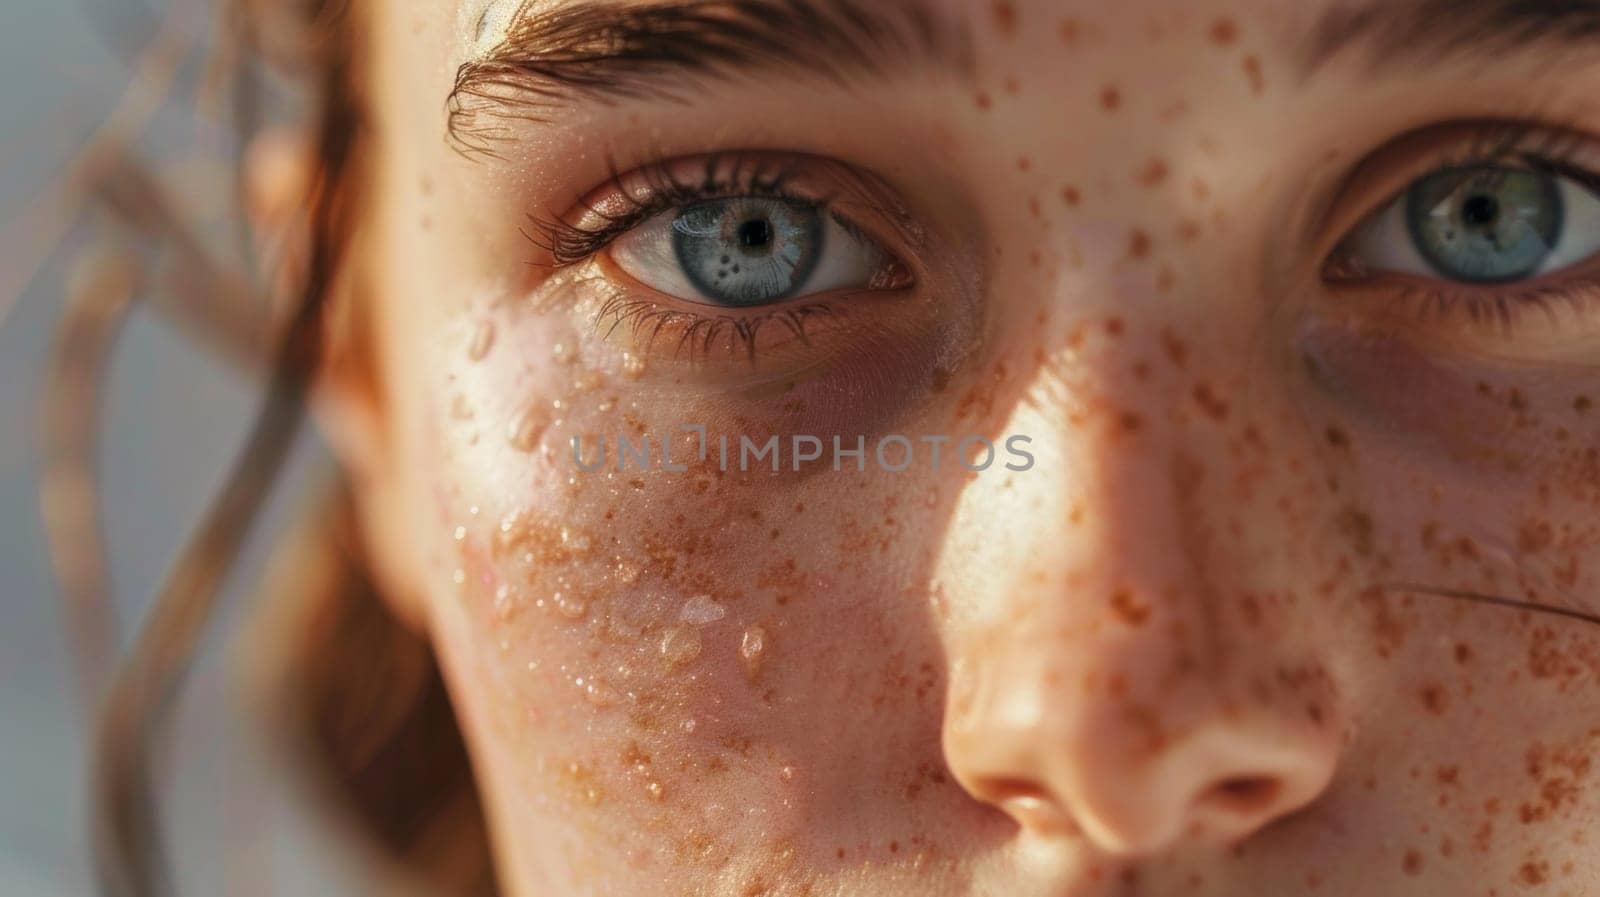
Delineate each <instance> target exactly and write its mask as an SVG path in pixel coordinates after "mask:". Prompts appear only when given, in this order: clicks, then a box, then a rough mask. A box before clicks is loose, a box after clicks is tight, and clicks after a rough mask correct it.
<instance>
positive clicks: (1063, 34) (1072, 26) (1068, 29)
mask: <svg viewBox="0 0 1600 897" xmlns="http://www.w3.org/2000/svg"><path fill="white" fill-rule="evenodd" d="M1081 30H1082V29H1080V28H1079V26H1078V20H1077V19H1062V20H1061V24H1060V25H1058V26H1056V36H1058V37H1060V38H1061V42H1062V43H1064V44H1066V45H1067V46H1069V47H1070V46H1072V45H1074V44H1076V43H1077V42H1078V36H1079V34H1080V32H1081Z"/></svg>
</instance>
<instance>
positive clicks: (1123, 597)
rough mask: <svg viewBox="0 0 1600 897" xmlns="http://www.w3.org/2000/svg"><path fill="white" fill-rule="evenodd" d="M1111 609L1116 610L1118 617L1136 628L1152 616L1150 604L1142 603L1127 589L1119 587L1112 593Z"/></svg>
mask: <svg viewBox="0 0 1600 897" xmlns="http://www.w3.org/2000/svg"><path fill="white" fill-rule="evenodd" d="M1111 609H1112V610H1114V611H1116V614H1117V618H1118V619H1120V620H1121V621H1122V622H1123V623H1125V624H1127V625H1129V626H1132V627H1136V628H1137V627H1139V626H1143V625H1144V622H1145V621H1146V620H1148V619H1149V618H1150V606H1149V605H1147V604H1142V603H1140V602H1139V600H1138V599H1137V598H1135V597H1133V593H1132V592H1130V591H1128V590H1127V589H1118V590H1117V591H1115V592H1113V593H1112V595H1111Z"/></svg>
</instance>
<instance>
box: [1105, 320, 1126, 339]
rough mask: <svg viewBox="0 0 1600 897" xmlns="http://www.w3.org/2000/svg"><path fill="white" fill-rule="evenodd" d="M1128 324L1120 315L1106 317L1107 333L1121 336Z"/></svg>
mask: <svg viewBox="0 0 1600 897" xmlns="http://www.w3.org/2000/svg"><path fill="white" fill-rule="evenodd" d="M1126 326H1127V325H1125V324H1123V322H1122V319H1121V318H1119V317H1115V316H1113V317H1110V318H1106V333H1109V334H1111V335H1112V336H1121V335H1122V331H1123V330H1124V329H1126Z"/></svg>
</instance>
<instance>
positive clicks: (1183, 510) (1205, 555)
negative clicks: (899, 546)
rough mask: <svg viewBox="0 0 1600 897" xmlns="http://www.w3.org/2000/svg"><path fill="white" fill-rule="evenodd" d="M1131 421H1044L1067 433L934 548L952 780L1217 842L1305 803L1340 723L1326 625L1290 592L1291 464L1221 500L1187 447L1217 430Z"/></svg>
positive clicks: (1310, 553) (1088, 834)
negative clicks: (951, 611)
mask: <svg viewBox="0 0 1600 897" xmlns="http://www.w3.org/2000/svg"><path fill="white" fill-rule="evenodd" d="M1152 407H1153V406H1152ZM1143 410H1148V409H1143ZM1030 413H1032V412H1027V411H1020V412H1018V414H1019V415H1027V414H1030ZM1145 421H1146V423H1145V425H1144V426H1143V427H1142V428H1141V429H1140V430H1139V431H1138V434H1137V436H1136V437H1128V436H1127V435H1126V434H1125V433H1124V434H1120V435H1119V434H1117V433H1116V432H1115V431H1114V430H1113V429H1112V428H1109V427H1107V428H1101V429H1098V430H1097V429H1095V428H1094V427H1093V426H1092V424H1090V423H1083V422H1081V421H1080V422H1079V423H1078V424H1076V425H1070V426H1069V425H1063V426H1061V427H1060V428H1058V429H1056V430H1055V432H1053V433H1052V440H1051V441H1050V444H1051V445H1056V446H1068V447H1069V448H1066V449H1056V450H1054V451H1057V452H1058V453H1059V454H1058V455H1057V456H1052V457H1045V455H1044V453H1043V452H1041V457H1040V460H1039V464H1038V472H1037V473H1036V474H1033V476H1034V479H1033V480H1031V481H1030V484H1031V485H1032V487H1033V488H1032V489H1030V490H1029V492H1028V493H1027V494H1026V495H1019V494H1014V493H1016V492H1017V491H1018V490H1012V491H1011V492H1006V491H1002V490H999V489H996V490H994V491H981V490H980V489H976V488H975V489H974V490H973V491H972V493H971V494H970V495H968V496H964V497H963V501H968V502H970V506H969V507H966V508H962V509H961V510H960V513H961V514H963V515H967V516H970V518H971V520H970V521H969V522H968V523H967V525H965V526H964V527H962V528H961V529H962V531H964V532H971V533H973V536H972V538H970V539H964V538H963V537H962V536H960V535H953V536H952V542H951V545H952V546H954V549H953V550H951V549H948V548H947V550H948V551H950V554H948V555H947V557H950V558H954V559H956V560H954V561H953V562H952V564H951V567H950V568H949V569H951V570H952V571H953V572H952V573H951V577H952V580H953V581H958V582H959V583H960V585H959V586H958V589H959V590H961V591H962V592H963V595H962V596H961V598H960V599H959V600H953V601H952V602H951V605H952V606H953V607H955V608H956V611H955V613H958V614H960V615H961V616H957V617H953V618H952V623H951V626H952V628H951V630H950V631H951V633H952V634H951V637H950V641H949V649H950V661H951V666H950V676H949V683H950V685H949V689H950V691H949V694H948V696H947V707H946V713H945V718H944V723H943V725H944V730H943V742H944V744H943V746H944V751H945V756H946V761H947V763H948V764H949V766H950V768H951V770H952V772H953V773H954V776H955V778H956V780H957V781H958V782H959V783H960V784H961V785H962V786H963V787H964V788H965V789H966V790H967V791H968V792H969V793H970V794H971V795H972V796H974V797H976V798H977V799H979V800H981V801H984V802H987V803H989V804H992V805H994V806H995V807H997V808H999V809H1000V810H1002V811H1004V812H1005V813H1007V814H1009V815H1010V816H1011V817H1013V819H1015V821H1016V822H1017V823H1018V824H1019V825H1020V826H1021V827H1023V828H1024V829H1026V830H1029V831H1031V832H1033V833H1035V834H1039V835H1045V836H1052V837H1073V838H1087V839H1088V840H1089V841H1091V842H1093V844H1094V845H1095V846H1096V847H1097V848H1099V849H1100V850H1101V851H1104V852H1106V853H1108V854H1111V855H1116V856H1120V857H1128V858H1134V857H1144V856H1149V855H1152V854H1157V853H1161V852H1164V851H1167V850H1170V849H1172V848H1174V847H1175V846H1178V845H1180V844H1182V843H1186V842H1195V843H1201V842H1204V843H1216V842H1223V843H1236V842H1238V841H1240V840H1242V839H1245V838H1248V837H1249V836H1251V835H1252V834H1254V833H1256V832H1257V831H1259V830H1260V829H1262V828H1263V827H1265V826H1268V825H1270V824H1272V823H1274V822H1275V821H1278V820H1281V819H1283V818H1284V817H1286V816H1288V815H1290V814H1292V813H1294V812H1295V811H1296V810H1298V809H1300V808H1303V807H1305V806H1306V805H1308V804H1310V803H1312V802H1313V801H1315V800H1316V799H1317V798H1318V797H1319V795H1321V794H1322V793H1323V792H1324V790H1325V789H1326V788H1327V787H1328V785H1329V783H1330V782H1331V781H1332V779H1333V777H1334V774H1335V771H1336V768H1337V765H1338V761H1339V754H1340V747H1341V741H1342V734H1343V732H1342V723H1341V722H1340V720H1341V718H1342V713H1341V701H1340V697H1339V689H1338V687H1337V686H1336V683H1335V677H1334V676H1333V675H1332V674H1331V673H1329V672H1328V669H1327V667H1325V665H1324V663H1323V660H1322V653H1321V652H1323V651H1325V650H1330V649H1328V648H1326V647H1325V646H1324V645H1323V644H1321V642H1319V637H1321V636H1325V635H1326V633H1319V632H1317V627H1316V626H1315V625H1314V624H1312V623H1310V622H1309V621H1311V620H1314V619H1315V616H1314V614H1315V613H1316V612H1315V611H1313V610H1308V609H1307V608H1308V605H1310V604H1312V602H1305V601H1297V600H1296V599H1294V598H1293V597H1292V596H1293V595H1294V594H1295V592H1296V588H1297V587H1298V586H1302V585H1303V584H1304V583H1306V582H1307V581H1315V580H1311V579H1309V578H1310V577H1314V576H1316V575H1319V574H1318V573H1317V572H1316V571H1318V570H1320V569H1321V568H1322V566H1323V564H1324V560H1323V559H1322V557H1321V554H1319V550H1320V549H1319V548H1318V546H1319V544H1320V543H1319V542H1318V541H1317V540H1316V538H1315V536H1314V534H1312V532H1311V530H1309V529H1308V528H1306V527H1295V526H1290V525H1283V524H1282V523H1281V521H1280V522H1275V518H1273V516H1272V514H1273V509H1275V508H1277V507H1279V499H1278V496H1279V495H1299V494H1304V492H1303V485H1302V484H1299V483H1298V481H1295V480H1292V479H1283V480H1279V481H1274V480H1273V476H1274V475H1273V474H1261V475H1260V476H1258V477H1257V478H1256V479H1255V480H1254V481H1253V482H1252V485H1253V488H1255V489H1256V490H1257V492H1256V498H1255V500H1256V502H1257V504H1256V505H1255V506H1254V508H1253V509H1252V511H1251V515H1250V516H1240V515H1239V511H1240V504H1239V503H1238V501H1237V498H1236V494H1235V493H1232V492H1230V491H1229V490H1232V489H1233V488H1234V484H1236V483H1237V482H1238V481H1239V479H1238V477H1236V476H1233V475H1231V474H1232V472H1231V471H1229V470H1228V469H1227V466H1226V465H1227V463H1228V462H1227V461H1226V459H1225V455H1226V453H1225V452H1222V451H1216V450H1213V449H1211V448H1208V446H1211V445H1213V444H1214V443H1215V444H1224V445H1225V444H1227V443H1226V442H1225V441H1224V440H1223V439H1222V438H1221V437H1220V436H1219V435H1218V434H1217V433H1213V432H1211V431H1209V430H1207V429H1206V426H1208V425H1207V424H1206V423H1204V422H1203V421H1200V420H1199V419H1198V418H1182V419H1179V418H1162V417H1161V416H1160V414H1159V412H1156V411H1152V412H1150V413H1147V414H1146V415H1145ZM1173 421H1177V422H1176V423H1174V422H1173ZM1197 421H1198V422H1197ZM1051 426H1052V422H1051V421H1050V420H1048V419H1046V418H1044V417H1041V416H1033V417H1028V418H1026V419H1022V418H1020V417H1019V418H1014V419H1013V420H1012V421H1010V422H1009V423H1008V427H1009V428H1010V429H1012V430H1013V431H1022V432H1028V431H1032V432H1035V433H1037V432H1039V431H1041V430H1046V429H1048V428H1051ZM1039 441H1040V442H1044V440H1039ZM1278 447H1279V448H1287V447H1288V446H1287V445H1280V446H1278ZM1046 451H1051V450H1050V449H1047V450H1046ZM1282 476H1284V477H1290V474H1283V475H1282ZM956 540H960V541H956ZM974 571H977V572H974ZM1286 596H1288V597H1286Z"/></svg>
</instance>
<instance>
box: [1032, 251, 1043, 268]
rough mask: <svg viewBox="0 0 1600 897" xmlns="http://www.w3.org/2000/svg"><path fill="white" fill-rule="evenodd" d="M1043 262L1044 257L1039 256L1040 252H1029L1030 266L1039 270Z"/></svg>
mask: <svg viewBox="0 0 1600 897" xmlns="http://www.w3.org/2000/svg"><path fill="white" fill-rule="evenodd" d="M1043 261H1044V257H1043V256H1041V255H1040V254H1039V250H1037V249H1034V250H1030V251H1029V252H1028V264H1029V265H1030V266H1032V267H1034V268H1037V267H1039V265H1040V264H1041V263H1042V262H1043Z"/></svg>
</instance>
